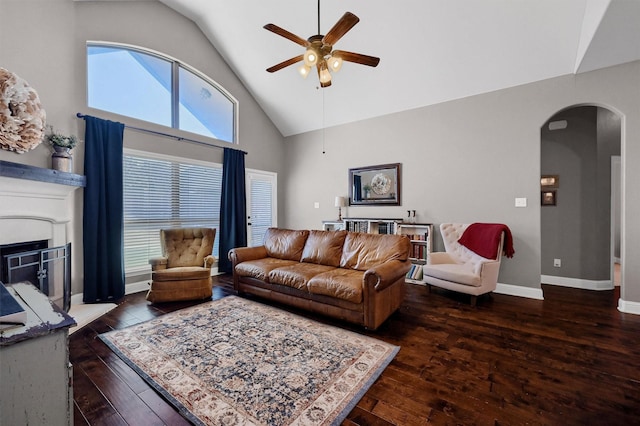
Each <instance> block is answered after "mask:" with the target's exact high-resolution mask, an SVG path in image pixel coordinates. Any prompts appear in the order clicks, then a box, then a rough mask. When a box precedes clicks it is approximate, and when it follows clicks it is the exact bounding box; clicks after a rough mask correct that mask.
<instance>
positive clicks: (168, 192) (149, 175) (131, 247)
mask: <svg viewBox="0 0 640 426" xmlns="http://www.w3.org/2000/svg"><path fill="white" fill-rule="evenodd" d="M221 185H222V165H219V164H213V163H204V162H196V161H192V160H177V159H174V158H167V157H161V156H156V155H153V156H151V155H149V154H145V153H140V152H136V151H130V150H127V151H126V152H125V155H124V259H125V260H124V262H125V271H126V272H127V273H134V272H136V271H144V270H148V268H149V259H150V258H151V257H155V256H160V255H161V249H160V229H162V228H180V227H210V228H216V229H219V226H220V192H221ZM218 240H219V238H218V236H217V235H216V239H215V242H214V247H213V255H214V256H218Z"/></svg>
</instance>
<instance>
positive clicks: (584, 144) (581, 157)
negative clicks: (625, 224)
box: [541, 107, 620, 280]
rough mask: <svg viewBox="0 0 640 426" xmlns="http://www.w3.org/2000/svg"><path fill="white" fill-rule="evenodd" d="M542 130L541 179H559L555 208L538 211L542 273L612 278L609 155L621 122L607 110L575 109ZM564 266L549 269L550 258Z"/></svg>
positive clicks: (616, 145) (617, 152)
mask: <svg viewBox="0 0 640 426" xmlns="http://www.w3.org/2000/svg"><path fill="white" fill-rule="evenodd" d="M556 120H566V121H567V127H566V129H559V130H549V128H548V125H547V124H546V123H545V125H544V126H543V127H542V130H541V174H543V175H546V174H557V175H559V176H560V186H559V188H558V189H557V190H556V194H557V205H556V206H544V207H543V208H542V209H541V233H542V234H541V235H542V238H541V245H542V253H541V255H542V274H543V275H553V276H559V277H569V278H579V279H585V280H609V278H610V275H611V254H610V247H611V156H612V155H620V120H619V118H618V117H617V116H616V115H615V114H614V113H613V112H611V111H609V110H606V109H603V108H598V107H578V108H571V109H568V110H565V111H562V112H560V113H558V114H556V115H554V116H553V117H552V118H551V119H550V120H549V121H556ZM554 258H559V259H561V260H562V266H561V267H560V268H556V267H554V266H553V259H554Z"/></svg>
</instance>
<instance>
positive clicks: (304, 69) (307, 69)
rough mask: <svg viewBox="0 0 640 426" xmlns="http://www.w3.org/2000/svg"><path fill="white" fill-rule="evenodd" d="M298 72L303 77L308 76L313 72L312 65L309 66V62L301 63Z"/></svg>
mask: <svg viewBox="0 0 640 426" xmlns="http://www.w3.org/2000/svg"><path fill="white" fill-rule="evenodd" d="M298 72H299V73H300V75H301V76H302V77H303V78H307V76H308V75H309V73H310V72H311V67H308V66H307V64H302V65H300V68H298Z"/></svg>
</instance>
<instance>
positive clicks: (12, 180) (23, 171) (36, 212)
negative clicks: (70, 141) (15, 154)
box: [0, 161, 86, 307]
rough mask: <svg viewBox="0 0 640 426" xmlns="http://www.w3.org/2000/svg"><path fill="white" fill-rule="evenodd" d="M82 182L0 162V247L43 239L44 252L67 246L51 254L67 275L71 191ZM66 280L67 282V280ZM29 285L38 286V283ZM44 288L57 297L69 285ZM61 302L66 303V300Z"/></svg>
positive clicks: (75, 177) (83, 182)
mask: <svg viewBox="0 0 640 426" xmlns="http://www.w3.org/2000/svg"><path fill="white" fill-rule="evenodd" d="M85 185H86V179H85V177H84V176H81V175H77V174H74V173H66V172H60V171H57V170H50V169H44V168H40V167H34V166H30V165H26V164H18V163H12V162H7V161H0V246H13V245H18V244H23V243H29V242H37V241H41V242H46V249H44V250H45V252H46V251H50V250H51V249H56V250H58V248H59V247H69V249H68V250H69V251H68V253H66V254H59V253H55V255H56V256H60V257H62V258H63V259H64V263H65V266H64V267H63V268H62V269H65V270H67V272H68V273H69V274H70V272H71V271H70V268H69V266H70V254H71V253H70V243H71V240H72V236H73V229H72V226H73V224H72V217H73V214H72V212H73V197H72V194H73V192H74V191H75V190H76V189H78V188H82V187H84V186H85ZM48 255H49V254H47V255H46V256H48ZM45 263H47V262H46V261H45ZM55 275H58V274H55ZM63 275H64V274H63ZM57 281H59V280H56V282H57ZM63 281H64V280H63ZM66 281H67V282H68V284H67V285H70V280H66ZM33 284H35V285H36V286H38V282H35V283H33ZM47 285H54V284H50V283H48V284H47ZM55 285H57V286H59V285H64V283H62V284H60V283H56V284H55ZM46 290H47V292H49V293H50V294H52V295H53V294H55V295H56V296H55V297H56V298H59V296H60V294H61V293H65V294H68V293H69V290H70V288H68V289H46ZM64 304H65V305H68V300H67V301H66V302H64ZM61 307H62V305H61Z"/></svg>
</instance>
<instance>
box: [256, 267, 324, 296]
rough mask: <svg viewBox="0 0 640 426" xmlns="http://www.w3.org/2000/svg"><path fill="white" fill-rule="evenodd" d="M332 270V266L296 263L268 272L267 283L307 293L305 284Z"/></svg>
mask: <svg viewBox="0 0 640 426" xmlns="http://www.w3.org/2000/svg"><path fill="white" fill-rule="evenodd" d="M333 269H335V268H334V267H333V266H326V265H316V264H315V263H296V264H295V265H291V266H282V267H280V268H276V269H274V270H273V271H271V272H269V282H270V283H272V284H281V285H286V286H288V287H294V288H297V289H298V290H304V291H307V283H308V282H309V280H310V279H311V278H313V277H314V276H316V275H318V274H321V273H323V272H327V271H331V270H333Z"/></svg>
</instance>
